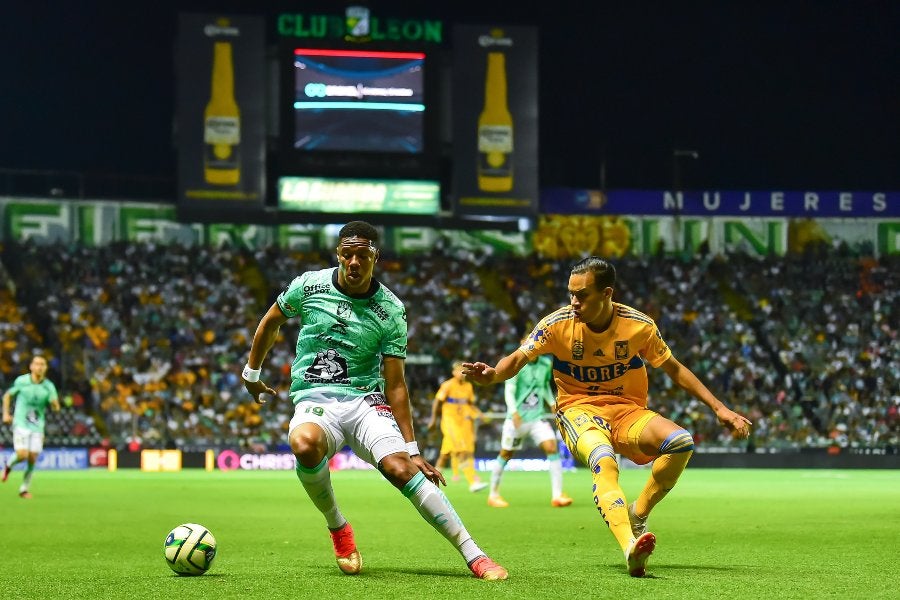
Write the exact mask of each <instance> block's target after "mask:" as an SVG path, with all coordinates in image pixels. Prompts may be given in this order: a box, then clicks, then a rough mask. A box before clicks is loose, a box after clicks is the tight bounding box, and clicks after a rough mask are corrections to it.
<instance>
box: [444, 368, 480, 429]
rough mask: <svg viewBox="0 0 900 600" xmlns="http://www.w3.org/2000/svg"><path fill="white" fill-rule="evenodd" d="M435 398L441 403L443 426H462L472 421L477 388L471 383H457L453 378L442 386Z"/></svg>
mask: <svg viewBox="0 0 900 600" xmlns="http://www.w3.org/2000/svg"><path fill="white" fill-rule="evenodd" d="M434 397H435V398H437V399H438V400H439V401H440V402H441V423H442V426H443V424H447V425H450V424H454V425H456V424H459V425H462V424H464V423H465V422H466V420H467V419H468V420H470V421H471V419H472V413H473V408H474V404H475V388H474V387H473V386H472V382H471V381H465V380H463V381H457V380H456V378H455V377H451V378H450V379H448V380H447V381H445V382H444V383H442V384H441V387H439V388H438V391H437V393H436V394H435V395H434ZM476 410H477V409H476Z"/></svg>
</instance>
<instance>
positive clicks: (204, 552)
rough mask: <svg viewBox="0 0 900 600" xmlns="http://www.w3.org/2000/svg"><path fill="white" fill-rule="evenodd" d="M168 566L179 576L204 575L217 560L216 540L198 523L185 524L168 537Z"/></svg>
mask: <svg viewBox="0 0 900 600" xmlns="http://www.w3.org/2000/svg"><path fill="white" fill-rule="evenodd" d="M165 551H166V564H168V565H169V568H170V569H172V570H173V571H175V572H176V573H178V574H179V575H203V574H204V573H206V571H207V570H208V569H209V567H210V566H211V565H212V562H213V560H214V559H215V558H216V538H215V537H214V536H213V534H212V533H210V531H209V529H207V528H206V527H204V526H203V525H198V524H197V523H184V524H182V525H179V526H178V527H176V528H175V529H173V530H172V531H170V532H169V535H167V536H166V545H165Z"/></svg>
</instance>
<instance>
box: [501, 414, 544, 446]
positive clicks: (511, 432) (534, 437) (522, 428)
mask: <svg viewBox="0 0 900 600" xmlns="http://www.w3.org/2000/svg"><path fill="white" fill-rule="evenodd" d="M526 436H528V437H530V438H531V441H532V442H534V445H535V446H540V445H541V444H543V443H544V442H546V441H548V440H553V441H556V432H555V431H554V430H553V427H551V426H550V423H548V422H547V421H544V420H540V421H529V422H527V423H521V424H520V425H519V427H518V428H516V426H515V425H514V424H513V421H512V419H506V420H505V421H503V434H502V435H501V436H500V449H501V450H521V449H522V443H523V442H524V441H525V437H526Z"/></svg>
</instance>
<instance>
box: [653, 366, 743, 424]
mask: <svg viewBox="0 0 900 600" xmlns="http://www.w3.org/2000/svg"><path fill="white" fill-rule="evenodd" d="M661 367H662V369H663V370H664V371H665V372H666V374H667V375H668V376H669V377H670V378H671V379H672V381H674V382H675V383H676V384H677V385H678V387H680V388H681V389H683V390H685V391H686V392H688V393H689V394H691V395H692V396H694V397H695V398H696V399H697V400H700V401H701V402H703V403H704V404H705V405H707V406H708V407H710V408H711V409H712V410H713V412H714V413H716V418H717V419H718V420H719V423H721V424H722V425H723V426H725V427H726V428H727V429H728V430H729V431H730V432H731V435H733V436H734V437H736V438H738V439H744V438H746V437H748V436H749V435H750V426H751V425H752V423H751V422H750V419H748V418H747V417H745V416H744V415H742V414H740V413H736V412H735V411H733V410H731V409H730V408H728V407H727V406H725V404H724V403H723V402H722V401H721V400H719V399H718V398H716V397H715V396H714V395H713V393H712V392H710V391H709V389H708V388H707V387H706V386H705V385H703V382H702V381H700V379H699V378H698V377H697V376H696V375H694V373H693V372H692V371H691V370H690V369H688V368H687V367H685V366H684V365H683V364H681V363H680V362H678V360H677V359H676V358H675V357H674V356H670V357H669V358H668V360H666V362H664V363H663V364H662V365H661Z"/></svg>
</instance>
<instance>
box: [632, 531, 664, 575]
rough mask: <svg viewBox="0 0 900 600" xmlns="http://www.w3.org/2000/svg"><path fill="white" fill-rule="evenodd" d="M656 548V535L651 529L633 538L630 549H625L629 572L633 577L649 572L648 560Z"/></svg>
mask: <svg viewBox="0 0 900 600" xmlns="http://www.w3.org/2000/svg"><path fill="white" fill-rule="evenodd" d="M655 549H656V536H655V535H653V534H652V533H650V532H649V531H648V532H646V533H643V534H641V536H640V537H638V538H636V539H634V540H631V544H629V545H628V549H627V550H625V564H626V565H628V574H629V575H631V576H632V577H643V576H644V575H646V573H647V561H648V560H650V555H651V554H653V550H655Z"/></svg>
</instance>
